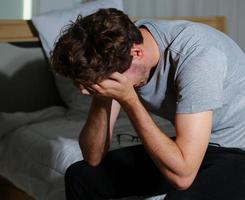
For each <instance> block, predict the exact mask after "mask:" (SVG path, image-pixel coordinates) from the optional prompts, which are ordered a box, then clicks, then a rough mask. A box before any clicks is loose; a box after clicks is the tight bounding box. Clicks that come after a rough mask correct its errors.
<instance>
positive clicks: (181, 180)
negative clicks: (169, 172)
mask: <svg viewBox="0 0 245 200" xmlns="http://www.w3.org/2000/svg"><path fill="white" fill-rule="evenodd" d="M194 179H195V176H193V175H188V176H178V175H174V177H171V178H170V177H169V180H170V182H171V184H172V185H173V187H175V188H176V189H177V190H187V189H188V188H189V187H190V186H191V185H192V183H193V181H194Z"/></svg>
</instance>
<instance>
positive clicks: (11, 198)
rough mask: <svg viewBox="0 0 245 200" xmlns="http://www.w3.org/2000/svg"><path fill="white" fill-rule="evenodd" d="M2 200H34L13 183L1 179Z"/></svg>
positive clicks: (0, 196)
mask: <svg viewBox="0 0 245 200" xmlns="http://www.w3.org/2000/svg"><path fill="white" fill-rule="evenodd" d="M0 199H1V200H33V199H32V198H31V197H29V196H28V195H27V194H26V193H24V192H22V191H21V190H19V189H17V188H16V187H14V186H13V185H12V184H11V183H9V182H8V181H6V180H5V179H3V178H1V177H0Z"/></svg>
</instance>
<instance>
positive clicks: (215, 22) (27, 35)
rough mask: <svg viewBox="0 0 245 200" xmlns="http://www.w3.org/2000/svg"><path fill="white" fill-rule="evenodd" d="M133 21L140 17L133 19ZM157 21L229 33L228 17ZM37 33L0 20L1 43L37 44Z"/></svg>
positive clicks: (25, 24)
mask: <svg viewBox="0 0 245 200" xmlns="http://www.w3.org/2000/svg"><path fill="white" fill-rule="evenodd" d="M131 19H132V20H136V19H138V17H131ZM157 19H168V20H177V19H185V20H190V21H194V22H200V23H204V24H208V25H210V26H212V27H214V28H216V29H218V30H220V31H222V32H224V33H226V32H227V26H226V24H227V23H226V17H224V16H211V17H158V18H157ZM37 41H39V38H38V34H37V31H36V29H35V27H34V26H33V24H32V22H31V21H30V20H0V42H37Z"/></svg>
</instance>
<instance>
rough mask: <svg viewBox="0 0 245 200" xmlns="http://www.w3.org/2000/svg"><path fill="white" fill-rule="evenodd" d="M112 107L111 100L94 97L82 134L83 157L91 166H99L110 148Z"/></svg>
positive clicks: (80, 142)
mask: <svg viewBox="0 0 245 200" xmlns="http://www.w3.org/2000/svg"><path fill="white" fill-rule="evenodd" d="M111 105H112V100H111V99H109V98H98V97H94V98H93V101H92V105H91V108H90V112H89V115H88V119H87V122H86V123H85V125H84V127H83V129H82V131H81V133H80V138H79V144H80V148H81V151H82V154H83V157H84V159H85V160H86V161H87V162H88V163H89V164H91V165H97V164H99V162H100V161H101V159H102V157H103V156H104V154H105V153H106V152H107V150H108V148H109V144H110V140H111V138H110V137H111V133H110V128H109V127H110V112H111Z"/></svg>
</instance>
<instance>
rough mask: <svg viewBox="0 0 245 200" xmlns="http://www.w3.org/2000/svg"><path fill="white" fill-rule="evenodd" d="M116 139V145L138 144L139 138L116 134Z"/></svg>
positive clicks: (127, 134) (131, 135) (126, 134)
mask: <svg viewBox="0 0 245 200" xmlns="http://www.w3.org/2000/svg"><path fill="white" fill-rule="evenodd" d="M116 137H117V142H118V144H121V142H136V143H138V142H139V137H138V136H136V135H133V134H130V133H118V134H117V135H116Z"/></svg>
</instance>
